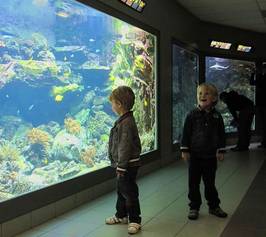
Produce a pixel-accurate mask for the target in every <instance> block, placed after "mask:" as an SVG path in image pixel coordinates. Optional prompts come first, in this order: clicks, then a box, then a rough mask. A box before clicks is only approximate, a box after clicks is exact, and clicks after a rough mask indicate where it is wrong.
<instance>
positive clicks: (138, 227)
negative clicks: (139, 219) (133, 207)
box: [127, 222, 141, 235]
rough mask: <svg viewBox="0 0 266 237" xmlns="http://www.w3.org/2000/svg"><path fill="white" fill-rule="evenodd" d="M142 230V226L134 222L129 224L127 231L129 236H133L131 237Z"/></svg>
mask: <svg viewBox="0 0 266 237" xmlns="http://www.w3.org/2000/svg"><path fill="white" fill-rule="evenodd" d="M140 230H141V224H139V223H134V222H132V223H129V224H128V228H127V231H128V233H129V234H131V235H133V234H136V233H138V232H139V231H140Z"/></svg>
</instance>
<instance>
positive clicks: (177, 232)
mask: <svg viewBox="0 0 266 237" xmlns="http://www.w3.org/2000/svg"><path fill="white" fill-rule="evenodd" d="M264 157H265V153H264V152H263V151H259V150H256V149H252V150H250V151H249V152H242V153H232V152H228V153H227V154H226V159H225V161H224V162H221V163H220V164H219V168H218V171H217V188H218V191H219V195H220V199H221V201H222V203H221V206H222V208H223V209H224V210H225V211H227V212H228V214H229V217H228V218H226V219H219V218H217V217H215V216H210V215H209V214H208V208H207V206H206V203H204V204H203V205H202V208H201V211H200V218H199V219H198V220H197V221H190V220H188V219H187V211H188V206H187V203H188V200H187V165H186V164H185V163H184V162H182V161H178V162H176V163H175V164H172V165H170V166H168V167H166V168H163V169H161V170H158V171H156V172H154V173H152V174H150V175H148V176H145V177H144V178H141V179H140V180H139V187H140V200H141V209H142V217H143V222H142V224H143V228H142V231H141V232H140V233H139V234H137V236H139V237H141V236H143V237H190V236H197V237H218V236H219V235H220V234H221V233H222V231H223V229H224V227H225V226H226V224H227V223H228V221H229V220H230V217H231V216H232V214H233V213H234V211H235V210H236V208H237V206H238V204H239V203H240V201H241V199H242V198H243V196H244V195H245V193H246V191H247V189H248V188H249V186H250V184H251V182H252V180H253V179H254V177H255V175H256V174H257V172H258V170H259V168H260V167H261V165H262V163H263V161H264ZM115 198H116V195H115V192H113V193H109V194H107V195H105V196H102V197H101V198H98V199H97V200H95V201H93V202H90V203H88V204H86V205H83V206H81V207H79V208H78V209H75V210H73V211H71V212H69V213H67V214H64V215H62V216H60V217H59V218H56V219H53V220H51V221H49V222H47V223H45V224H43V225H41V226H38V227H36V228H34V229H32V230H30V231H28V232H25V233H23V234H21V235H18V236H17V237H39V236H41V237H103V236H107V237H125V236H128V234H127V226H126V225H116V226H107V225H105V224H104V219H105V217H107V216H110V215H112V214H113V213H114V205H115Z"/></svg>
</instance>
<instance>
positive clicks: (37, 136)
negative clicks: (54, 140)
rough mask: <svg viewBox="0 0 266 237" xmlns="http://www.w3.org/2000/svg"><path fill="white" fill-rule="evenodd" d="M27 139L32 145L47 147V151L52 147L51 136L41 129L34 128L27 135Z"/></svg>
mask: <svg viewBox="0 0 266 237" xmlns="http://www.w3.org/2000/svg"><path fill="white" fill-rule="evenodd" d="M27 138H28V141H29V143H30V144H40V145H42V146H44V147H45V149H48V148H49V146H50V140H51V138H50V135H49V134H48V133H47V132H45V131H43V130H41V129H39V128H33V129H31V130H30V131H29V132H28V133H27Z"/></svg>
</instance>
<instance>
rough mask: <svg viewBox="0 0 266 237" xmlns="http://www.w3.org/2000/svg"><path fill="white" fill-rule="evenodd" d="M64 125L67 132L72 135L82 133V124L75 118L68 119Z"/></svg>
mask: <svg viewBox="0 0 266 237" xmlns="http://www.w3.org/2000/svg"><path fill="white" fill-rule="evenodd" d="M64 124H65V128H66V130H67V132H68V133H70V134H79V133H80V131H81V125H80V123H79V122H78V121H77V120H75V119H73V118H66V119H65V120H64Z"/></svg>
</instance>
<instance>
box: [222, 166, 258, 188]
mask: <svg viewBox="0 0 266 237" xmlns="http://www.w3.org/2000/svg"><path fill="white" fill-rule="evenodd" d="M262 164H263V162H262ZM262 164H261V165H260V167H259V168H258V169H257V171H256V173H255V175H254V177H253V179H252V181H253V180H254V178H255V177H256V175H257V173H258V172H259V170H260V168H261V166H262ZM244 166H245V164H240V165H239V166H237V167H236V168H235V169H234V170H233V171H232V172H231V174H230V175H228V176H227V178H226V179H225V180H224V182H222V183H221V184H220V185H219V187H218V189H221V188H223V187H224V185H225V184H226V183H227V182H228V180H230V179H231V178H232V177H233V176H234V175H235V174H236V173H237V171H239V170H241V169H242V167H244Z"/></svg>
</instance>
